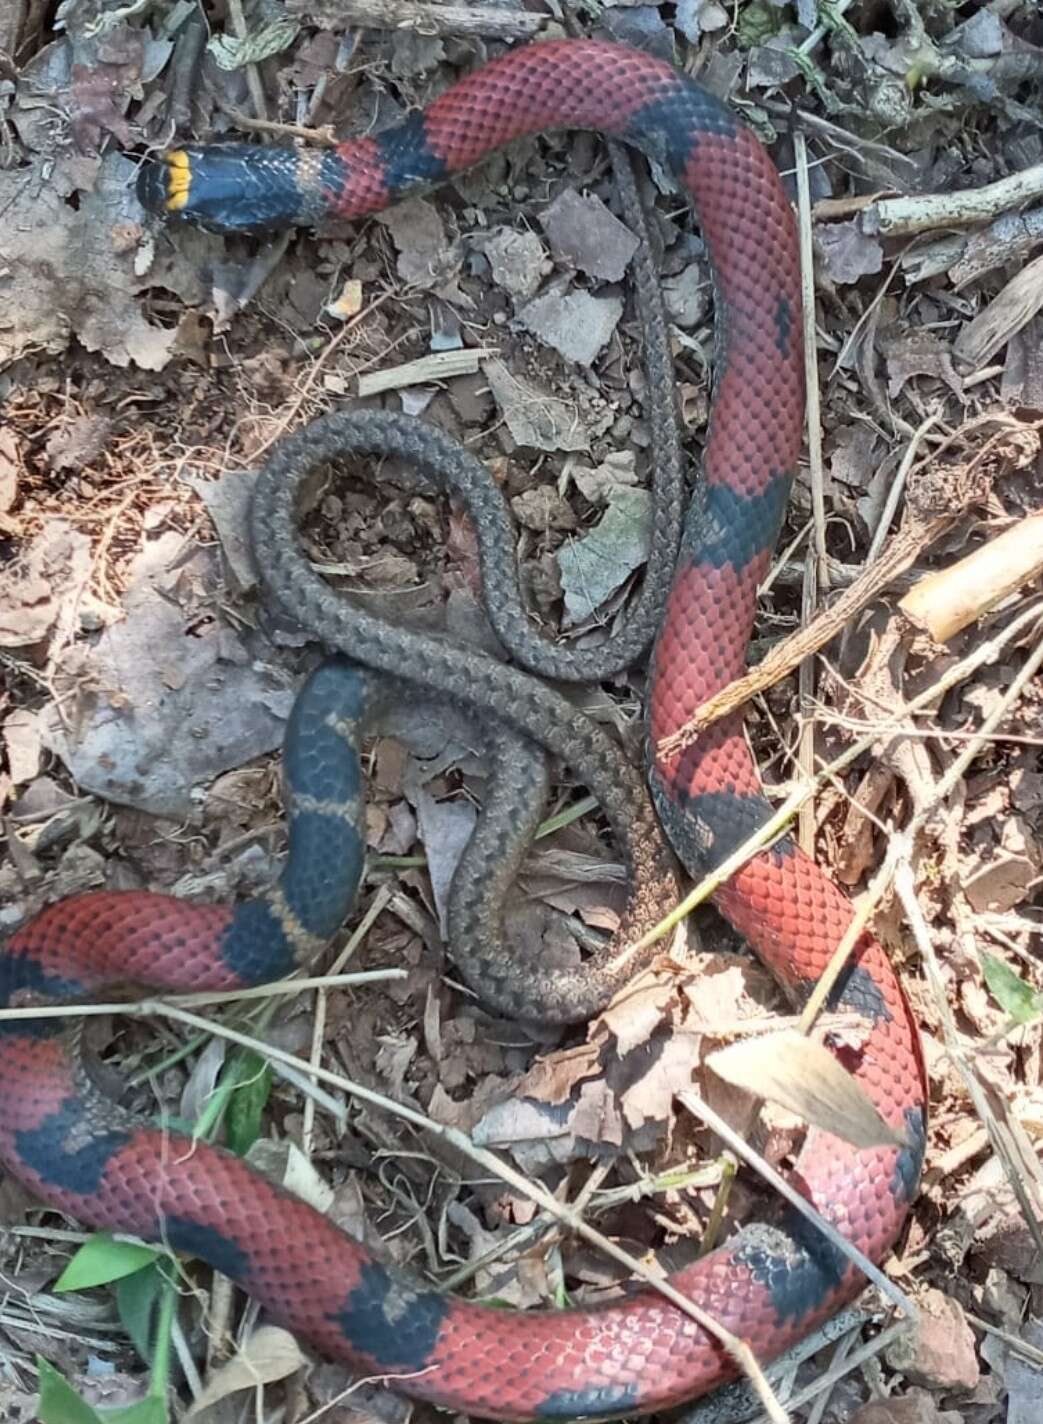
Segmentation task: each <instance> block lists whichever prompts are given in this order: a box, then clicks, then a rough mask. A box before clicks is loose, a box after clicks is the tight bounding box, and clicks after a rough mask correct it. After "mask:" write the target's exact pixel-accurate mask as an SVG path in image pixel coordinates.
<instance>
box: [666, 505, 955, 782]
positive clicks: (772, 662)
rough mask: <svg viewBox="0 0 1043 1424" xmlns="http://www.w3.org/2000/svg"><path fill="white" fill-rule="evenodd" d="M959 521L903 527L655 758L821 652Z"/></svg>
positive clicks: (949, 517) (943, 516) (674, 750)
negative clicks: (801, 625)
mask: <svg viewBox="0 0 1043 1424" xmlns="http://www.w3.org/2000/svg"><path fill="white" fill-rule="evenodd" d="M958 518H959V513H958V512H949V511H945V512H942V513H937V514H931V515H929V516H927V517H926V518H922V519H920V518H918V519H917V520H916V521H915V522H913V521H910V522H908V523H906V524H904V525H903V526H902V528H901V529H899V530H898V532H897V533H896V534H895V535H894V537H893V538H892V539H891V541H890V542H889V543H888V545H887V547H886V548H885V549H884V551H883V553H882V554H881V555H880V557H879V558H878V559H877V560H876V561H875V562H874V563H872V564H870V565H869V566H868V567H867V568H865V569H863V570H862V572H861V573H860V574H859V576H858V577H857V578H856V579H855V581H854V582H853V583H852V584H851V585H850V586H849V587H848V588H846V589H845V590H844V592H843V593H842V594H841V595H840V597H839V598H838V599H837V600H836V602H835V603H832V604H830V606H829V607H828V608H824V609H823V610H822V612H821V613H820V614H819V615H818V617H817V618H816V619H815V621H814V622H813V623H811V624H809V625H808V627H806V628H802V629H800V631H799V632H797V633H794V634H793V636H792V637H790V638H787V639H786V640H785V642H783V643H780V644H778V645H777V646H776V647H774V648H772V650H771V652H770V653H768V655H767V657H765V658H763V659H762V660H761V661H760V662H759V663H758V664H757V666H756V667H755V668H753V669H752V671H750V672H748V673H746V674H745V675H744V676H743V677H739V678H736V679H735V681H734V682H730V683H729V684H728V686H727V687H725V688H722V689H721V691H720V692H718V693H716V694H715V695H714V696H713V697H710V698H708V699H707V701H706V702H704V703H703V704H702V706H701V707H699V708H697V710H696V711H695V712H694V713H693V714H692V716H691V717H690V718H689V719H688V721H687V722H686V723H685V725H684V726H683V727H681V728H679V729H678V730H677V731H676V732H673V733H671V735H670V736H669V737H663V738H662V740H661V741H660V742H659V744H658V745H657V747H656V755H657V756H661V757H670V756H675V755H677V754H678V753H680V752H682V751H684V750H685V748H686V747H688V746H689V745H691V744H692V743H693V742H695V741H696V740H697V738H698V736H699V733H700V732H701V731H702V730H703V728H704V727H707V726H709V724H710V723H711V722H715V721H716V720H717V718H718V717H723V716H725V715H726V714H727V713H728V712H733V711H734V710H735V709H736V708H737V707H740V706H741V705H742V704H743V703H744V702H746V701H748V700H749V699H750V698H751V697H753V696H754V694H755V693H758V692H763V691H764V689H765V688H767V687H771V686H772V684H773V683H776V682H778V680H779V679H780V678H781V677H785V675H786V674H787V673H788V672H790V671H791V669H792V668H793V667H794V666H795V665H796V664H797V663H798V662H800V660H801V659H802V658H806V657H807V656H808V655H809V654H811V653H815V652H818V650H819V648H822V647H824V646H825V645H826V643H828V642H829V641H830V639H832V638H834V637H835V636H836V635H837V633H839V632H841V631H842V630H843V629H844V628H845V627H846V625H847V623H848V622H849V621H850V620H851V619H852V618H853V617H854V616H855V614H856V613H857V612H858V611H859V610H860V609H861V608H862V607H863V606H864V605H865V604H866V603H868V602H869V600H870V599H872V598H875V597H876V595H877V594H878V593H880V592H881V590H882V589H884V588H886V587H887V586H888V584H889V583H891V581H892V580H893V579H894V578H895V576H896V575H897V574H899V573H904V572H905V570H906V569H908V568H909V567H910V566H911V565H912V564H913V563H914V562H915V561H916V559H917V557H918V556H919V554H920V552H921V551H922V550H923V549H924V548H926V547H927V545H928V544H930V543H932V542H933V541H934V540H935V539H937V538H938V537H939V535H941V534H943V533H944V532H945V530H947V529H949V528H950V527H951V526H952V525H953V524H954V523H955V522H956V520H957V519H958Z"/></svg>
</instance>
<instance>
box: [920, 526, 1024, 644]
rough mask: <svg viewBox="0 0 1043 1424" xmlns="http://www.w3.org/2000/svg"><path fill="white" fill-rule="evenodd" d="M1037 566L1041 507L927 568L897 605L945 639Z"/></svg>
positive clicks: (992, 605)
mask: <svg viewBox="0 0 1043 1424" xmlns="http://www.w3.org/2000/svg"><path fill="white" fill-rule="evenodd" d="M1041 572H1043V511H1040V512H1038V513H1036V514H1029V515H1026V516H1025V518H1024V519H1019V520H1018V522H1017V523H1016V524H1014V525H1012V526H1011V528H1009V529H1006V530H1004V532H1003V533H1002V534H998V535H997V536H996V538H995V539H990V540H989V541H988V542H987V543H985V544H982V545H981V547H980V548H978V549H975V550H974V552H973V553H971V554H968V555H967V557H966V558H965V559H960V560H959V561H958V562H957V563H955V564H950V565H949V566H948V567H947V568H944V569H940V570H938V571H937V572H936V573H930V574H926V575H925V576H924V577H923V578H922V579H920V580H919V582H918V583H916V584H914V585H913V587H912V588H911V589H910V590H909V592H908V593H907V594H906V595H905V597H904V598H903V599H902V600H901V601H900V602H899V604H898V606H899V608H900V609H901V610H902V612H903V613H904V614H905V616H906V617H907V618H908V619H909V621H910V622H911V623H913V624H915V626H916V627H917V628H920V629H922V630H924V631H925V632H928V633H930V635H931V637H932V638H933V639H934V641H935V642H936V643H947V642H948V641H949V639H950V638H952V637H954V636H955V635H956V634H957V633H959V632H960V631H961V629H963V628H966V627H967V626H968V624H970V623H973V622H974V621H975V620H976V619H977V618H978V617H979V616H980V615H981V614H982V613H986V612H988V610H989V609H990V608H995V606H996V605H997V604H998V603H1001V602H1002V601H1003V599H1005V598H1006V597H1008V595H1009V594H1012V593H1015V592H1016V591H1017V590H1018V589H1019V588H1020V587H1021V586H1022V584H1024V583H1027V582H1028V581H1029V580H1030V579H1033V578H1036V577H1037V575H1038V574H1040V573H1041Z"/></svg>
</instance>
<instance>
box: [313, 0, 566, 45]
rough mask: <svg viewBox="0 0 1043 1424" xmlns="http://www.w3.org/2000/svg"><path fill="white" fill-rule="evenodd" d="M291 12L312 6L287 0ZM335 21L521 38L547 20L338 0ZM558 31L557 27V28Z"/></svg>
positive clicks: (408, 0) (410, 2)
mask: <svg viewBox="0 0 1043 1424" xmlns="http://www.w3.org/2000/svg"><path fill="white" fill-rule="evenodd" d="M287 9H288V10H289V11H290V13H291V14H297V13H301V12H304V13H306V14H308V15H309V17H310V15H311V13H312V11H313V9H314V6H313V5H311V4H310V3H305V0H290V4H289V5H288V6H287ZM337 17H338V21H339V22H340V23H342V24H345V25H358V26H364V27H365V28H367V29H373V30H415V31H417V32H418V33H419V34H424V35H490V36H492V37H493V38H495V39H503V40H524V39H531V38H532V37H533V36H534V35H538V34H539V33H540V31H541V30H543V29H545V28H546V27H547V26H548V25H549V24H550V23H551V21H550V17H549V16H548V15H529V14H526V13H525V12H524V11H521V10H508V9H506V8H500V7H499V6H493V5H473V4H472V5H430V4H425V3H424V0H338V3H337ZM559 33H560V31H559Z"/></svg>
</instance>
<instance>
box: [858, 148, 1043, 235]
mask: <svg viewBox="0 0 1043 1424" xmlns="http://www.w3.org/2000/svg"><path fill="white" fill-rule="evenodd" d="M1041 195H1043V163H1036V164H1034V165H1033V166H1032V167H1031V168H1026V169H1025V170H1024V171H1023V172H1021V173H1014V174H1012V175H1011V176H1010V177H1009V178H1001V179H1000V180H999V182H998V183H987V184H985V186H984V187H982V188H966V189H963V190H962V191H960V192H958V193H928V194H924V195H922V196H921V197H917V198H884V199H882V200H881V201H880V202H879V203H877V204H876V205H875V206H874V207H873V208H870V209H869V210H868V211H867V212H866V214H865V216H864V218H863V223H864V224H865V227H866V231H867V232H879V233H882V234H885V235H886V236H888V237H895V236H897V235H899V234H902V233H916V232H925V231H927V230H928V229H929V228H934V227H952V226H953V225H954V224H956V223H973V222H981V221H982V220H983V219H985V218H991V217H994V216H995V215H996V213H1001V212H1005V211H1006V210H1007V209H1008V208H1012V207H1014V206H1015V205H1016V204H1018V203H1025V202H1028V201H1030V200H1031V199H1034V198H1038V197H1040V196H1041Z"/></svg>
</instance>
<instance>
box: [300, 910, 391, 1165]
mask: <svg viewBox="0 0 1043 1424" xmlns="http://www.w3.org/2000/svg"><path fill="white" fill-rule="evenodd" d="M391 895H392V891H391V886H390V885H381V886H378V888H377V892H376V894H375V895H374V896H373V899H372V900H371V901H370V903H369V905H368V906H367V909H366V913H365V914H364V915H363V916H362V919H361V920H360V921H359V923H358V924H357V925H356V926H355V929H354V930H353V931H352V933H351V935H350V937H349V938H348V942H347V944H346V945H345V946H344V948H343V949H342V950H341V952H340V953H339V954H338V955H337V957H336V959H335V960H334V961H333V963H332V964H331V965H330V973H329V977H330V978H334V977H336V978H338V979H339V978H341V977H344V978H348V979H350V978H351V977H352V976H351V975H350V974H349V975H343V976H342V974H341V971H342V970H343V968H344V966H345V964H347V962H348V960H349V959H351V957H352V955H353V954H354V953H355V951H356V949H358V947H359V945H360V944H361V943H362V941H363V940H364V939H365V937H366V935H368V934H369V931H370V927H371V926H372V925H373V923H374V922H375V921H376V920H377V918H378V917H379V916H380V915H382V914H383V913H384V910H385V909H386V908H387V903H388V901H389V900H390V899H391ZM328 1003H329V997H328V993H327V984H325V983H324V984H322V985H321V986H320V987H319V990H318V992H317V993H316V995H315V1013H314V1017H313V1019H312V1029H311V1052H310V1053H309V1055H308V1056H309V1058H310V1060H311V1062H312V1063H318V1062H319V1060H320V1059H321V1057H322V1044H323V1039H324V1038H325V1036H326V1007H327V1005H328ZM316 1086H317V1085H316ZM314 1130H315V1098H314V1097H313V1096H312V1095H311V1094H309V1095H308V1096H307V1097H306V1098H305V1100H304V1116H303V1120H302V1123H301V1149H302V1151H303V1152H304V1155H305V1156H306V1157H310V1156H311V1151H312V1140H311V1139H312V1133H313V1132H314Z"/></svg>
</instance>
